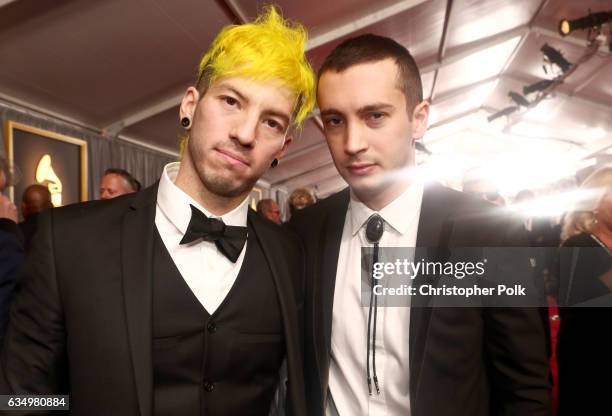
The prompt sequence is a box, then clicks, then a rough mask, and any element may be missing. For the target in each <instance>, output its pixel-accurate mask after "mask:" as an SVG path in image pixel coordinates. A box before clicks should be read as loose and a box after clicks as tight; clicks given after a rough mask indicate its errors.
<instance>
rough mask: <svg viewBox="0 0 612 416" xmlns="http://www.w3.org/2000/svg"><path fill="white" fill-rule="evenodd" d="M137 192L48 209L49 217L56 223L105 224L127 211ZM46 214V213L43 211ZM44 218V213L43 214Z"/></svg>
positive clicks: (78, 224) (76, 224)
mask: <svg viewBox="0 0 612 416" xmlns="http://www.w3.org/2000/svg"><path fill="white" fill-rule="evenodd" d="M134 198H135V194H129V195H123V196H120V197H118V198H114V199H109V200H104V201H103V200H99V201H87V202H80V203H76V204H70V205H66V206H64V207H59V208H53V209H51V210H49V211H48V217H50V219H51V221H53V223H54V224H74V225H75V226H83V225H84V224H93V225H96V224H97V225H105V224H107V223H108V221H112V220H113V219H114V218H117V217H119V214H121V213H123V212H125V211H127V210H128V209H129V207H130V205H131V204H132V202H133V201H134ZM43 214H44V213H43ZM41 218H42V215H41Z"/></svg>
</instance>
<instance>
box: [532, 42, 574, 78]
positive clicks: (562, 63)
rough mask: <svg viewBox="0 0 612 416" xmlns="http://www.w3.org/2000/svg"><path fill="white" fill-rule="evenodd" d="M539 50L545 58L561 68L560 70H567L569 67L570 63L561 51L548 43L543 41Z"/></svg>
mask: <svg viewBox="0 0 612 416" xmlns="http://www.w3.org/2000/svg"><path fill="white" fill-rule="evenodd" d="M540 50H541V51H542V53H543V54H544V56H545V57H546V59H548V60H549V61H550V62H552V63H553V64H555V65H557V66H558V67H559V68H561V71H563V72H567V71H568V70H569V69H570V68H571V66H572V64H571V63H570V62H569V61H568V60H567V59H565V58H564V57H563V55H562V54H561V52H559V51H558V50H557V49H555V48H553V47H551V46H550V45H548V43H545V44H544V46H542V48H541V49H540Z"/></svg>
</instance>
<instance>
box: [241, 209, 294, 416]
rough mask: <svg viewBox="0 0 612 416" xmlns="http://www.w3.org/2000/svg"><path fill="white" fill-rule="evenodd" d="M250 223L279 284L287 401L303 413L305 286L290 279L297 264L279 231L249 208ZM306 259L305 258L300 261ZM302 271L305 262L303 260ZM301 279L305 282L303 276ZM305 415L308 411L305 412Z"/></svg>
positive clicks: (276, 283) (277, 287) (277, 285)
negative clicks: (296, 285) (290, 259)
mask: <svg viewBox="0 0 612 416" xmlns="http://www.w3.org/2000/svg"><path fill="white" fill-rule="evenodd" d="M248 220H249V224H250V225H251V227H252V230H253V232H254V234H255V237H256V238H257V241H258V242H259V245H260V246H261V249H262V251H263V253H264V256H265V258H266V261H267V263H268V265H269V267H270V270H271V272H272V278H273V280H274V284H275V286H276V291H277V295H278V301H279V304H280V308H281V313H282V316H283V330H284V331H285V342H286V348H287V371H288V375H289V383H288V389H287V395H288V396H289V397H288V402H289V403H290V405H291V407H292V409H291V414H293V415H296V416H300V415H303V411H302V409H306V403H305V401H304V389H305V387H304V376H303V370H302V363H303V354H304V353H303V348H302V347H303V345H302V344H301V343H300V342H299V341H298V340H302V342H303V336H302V334H301V333H299V331H303V319H301V316H299V313H301V312H298V310H300V311H303V310H304V309H303V307H304V305H303V288H295V289H294V288H293V286H292V284H291V282H294V281H295V279H294V278H295V276H294V270H295V267H291V265H290V264H289V263H288V261H287V257H286V255H285V254H286V249H285V247H283V241H282V240H281V239H279V238H278V235H277V233H275V232H274V231H273V230H271V229H270V225H269V224H264V223H263V221H265V220H264V219H262V218H260V217H259V215H258V214H256V213H255V212H254V211H253V210H250V209H249V214H248ZM300 260H303V259H302V258H300V259H298V261H300ZM300 266H301V267H300V270H302V271H303V269H304V267H303V263H302V264H300ZM300 281H302V282H303V276H302V279H300ZM296 290H298V291H301V292H302V293H301V299H300V302H301V303H300V304H299V305H296ZM304 416H305V415H304Z"/></svg>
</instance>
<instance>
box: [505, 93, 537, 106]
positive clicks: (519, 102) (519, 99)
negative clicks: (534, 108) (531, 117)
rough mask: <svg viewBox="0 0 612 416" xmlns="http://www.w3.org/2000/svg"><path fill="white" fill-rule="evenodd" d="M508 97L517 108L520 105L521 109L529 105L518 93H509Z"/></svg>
mask: <svg viewBox="0 0 612 416" xmlns="http://www.w3.org/2000/svg"><path fill="white" fill-rule="evenodd" d="M508 96H509V97H510V98H512V101H514V102H515V103H516V104H517V105H519V106H521V105H522V106H523V107H529V104H531V103H530V102H529V101H527V99H526V98H525V97H523V96H522V95H521V94H519V93H518V92H514V91H510V92H509V93H508Z"/></svg>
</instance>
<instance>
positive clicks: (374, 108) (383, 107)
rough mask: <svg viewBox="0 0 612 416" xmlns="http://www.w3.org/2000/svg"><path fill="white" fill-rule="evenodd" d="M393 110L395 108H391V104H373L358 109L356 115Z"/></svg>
mask: <svg viewBox="0 0 612 416" xmlns="http://www.w3.org/2000/svg"><path fill="white" fill-rule="evenodd" d="M393 109H395V106H393V105H392V104H387V103H374V104H369V105H365V106H363V107H360V108H359V109H358V110H357V114H364V113H370V112H372V111H384V110H387V111H391V110H393Z"/></svg>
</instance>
